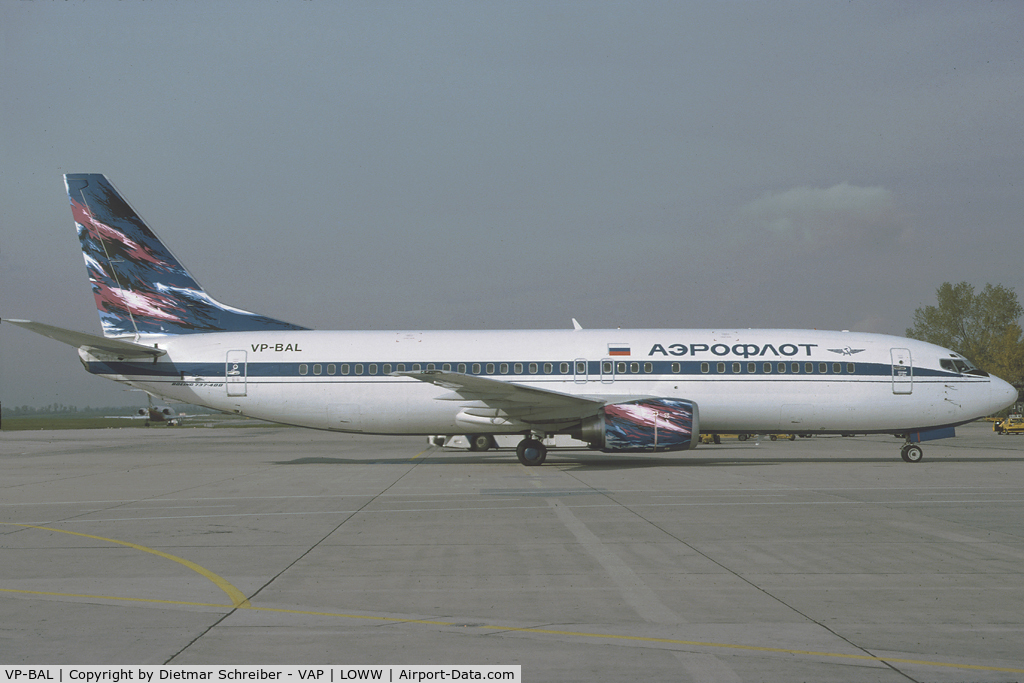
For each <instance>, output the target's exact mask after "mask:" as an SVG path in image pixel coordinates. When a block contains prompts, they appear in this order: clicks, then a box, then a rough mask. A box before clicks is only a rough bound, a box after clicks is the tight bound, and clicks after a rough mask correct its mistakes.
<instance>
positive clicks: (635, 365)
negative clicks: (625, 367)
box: [629, 363, 640, 374]
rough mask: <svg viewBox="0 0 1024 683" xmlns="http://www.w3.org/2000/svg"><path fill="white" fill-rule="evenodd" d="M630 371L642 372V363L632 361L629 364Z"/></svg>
mask: <svg viewBox="0 0 1024 683" xmlns="http://www.w3.org/2000/svg"><path fill="white" fill-rule="evenodd" d="M629 371H630V372H632V373H634V374H635V373H637V372H640V364H639V363H630V364H629Z"/></svg>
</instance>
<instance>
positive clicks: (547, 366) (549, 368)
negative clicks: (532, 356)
mask: <svg viewBox="0 0 1024 683" xmlns="http://www.w3.org/2000/svg"><path fill="white" fill-rule="evenodd" d="M554 371H555V366H554V365H552V364H551V363H545V364H544V374H545V375H550V374H551V373H552V372H554Z"/></svg>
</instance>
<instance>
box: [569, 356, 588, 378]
mask: <svg viewBox="0 0 1024 683" xmlns="http://www.w3.org/2000/svg"><path fill="white" fill-rule="evenodd" d="M588 365H589V363H587V359H586V358H577V359H576V360H574V361H573V363H572V369H573V379H574V380H575V381H576V384H586V383H587V369H588V367H587V366H588Z"/></svg>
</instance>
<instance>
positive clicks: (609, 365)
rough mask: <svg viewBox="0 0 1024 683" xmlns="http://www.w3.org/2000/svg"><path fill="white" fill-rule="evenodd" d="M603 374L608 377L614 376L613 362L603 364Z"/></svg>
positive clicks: (607, 361)
mask: <svg viewBox="0 0 1024 683" xmlns="http://www.w3.org/2000/svg"><path fill="white" fill-rule="evenodd" d="M601 372H603V373H604V374H606V375H610V374H612V362H611V361H610V360H606V361H604V362H603V363H601Z"/></svg>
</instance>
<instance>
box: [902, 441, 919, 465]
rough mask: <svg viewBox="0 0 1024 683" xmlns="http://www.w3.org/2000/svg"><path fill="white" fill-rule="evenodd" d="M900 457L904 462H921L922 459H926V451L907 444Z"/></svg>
mask: <svg viewBox="0 0 1024 683" xmlns="http://www.w3.org/2000/svg"><path fill="white" fill-rule="evenodd" d="M900 457H902V458H903V461H904V462H921V459H922V458H924V451H922V450H921V447H920V446H917V445H911V444H907V445H906V446H904V447H903V448H901V449H900Z"/></svg>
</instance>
